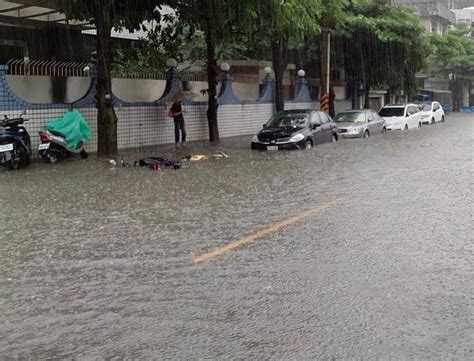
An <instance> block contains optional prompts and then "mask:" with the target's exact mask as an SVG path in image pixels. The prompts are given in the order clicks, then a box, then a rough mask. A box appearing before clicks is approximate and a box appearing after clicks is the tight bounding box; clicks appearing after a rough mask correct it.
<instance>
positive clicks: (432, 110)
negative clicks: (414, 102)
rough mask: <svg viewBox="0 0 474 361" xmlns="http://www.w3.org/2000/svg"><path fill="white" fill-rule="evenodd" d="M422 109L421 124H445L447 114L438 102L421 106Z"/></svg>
mask: <svg viewBox="0 0 474 361" xmlns="http://www.w3.org/2000/svg"><path fill="white" fill-rule="evenodd" d="M418 107H419V108H420V109H421V122H422V123H427V124H434V123H437V122H444V120H445V116H446V115H445V114H444V110H443V107H442V106H441V104H440V103H438V102H430V103H423V104H419V105H418Z"/></svg>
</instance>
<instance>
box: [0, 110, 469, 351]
mask: <svg viewBox="0 0 474 361" xmlns="http://www.w3.org/2000/svg"><path fill="white" fill-rule="evenodd" d="M473 135H474V129H473V123H472V116H470V115H468V114H452V115H450V116H449V117H448V120H447V122H446V123H441V124H436V125H433V126H426V127H425V126H423V127H422V128H420V129H415V130H412V131H408V132H389V133H387V134H385V135H383V136H382V135H381V136H377V137H375V136H374V137H370V138H368V139H354V140H344V141H340V142H338V143H337V144H325V145H322V146H319V147H316V148H314V149H311V150H306V151H293V152H259V151H251V150H250V140H251V137H239V138H233V139H226V140H223V141H222V142H221V144H219V149H224V150H225V152H226V153H227V154H228V155H229V157H228V158H213V157H210V158H209V159H207V160H202V161H199V162H191V163H189V164H188V165H187V166H186V167H184V168H183V169H181V170H176V171H174V170H167V171H160V172H154V171H152V170H150V169H144V168H133V167H132V168H125V167H111V165H110V164H109V162H108V160H104V159H97V158H93V159H89V160H76V161H71V162H64V163H62V164H57V165H56V164H55V165H47V164H43V163H34V164H32V165H31V166H30V167H29V168H26V169H22V170H19V171H15V172H6V171H2V172H0V194H1V195H2V200H1V203H2V222H1V223H0V235H1V237H0V264H1V268H0V325H1V326H0V354H1V355H2V357H6V358H20V359H24V358H35V359H46V358H60V359H62V358H80V359H108V358H138V357H141V358H146V359H147V358H153V359H157V358H158V359H169V358H174V359H204V358H218V359H227V358H239V359H240V358H242V359H254V358H265V359H267V358H271V359H314V358H320V359H327V358H354V357H355V358H363V359H364V358H368V359H380V358H382V359H383V358H402V359H447V358H448V359H472V358H473V356H474V354H473V346H472V345H473V344H474V339H473V330H474V317H473V315H474V302H473V296H472V295H473V294H474V283H473V279H474V269H473V262H474V248H473V244H472V234H473V213H472V209H473V203H472V191H473V188H472V166H473V163H472V153H473V152H472V149H473V148H472V145H473V144H472V141H473ZM153 151H154V152H157V153H158V154H156V155H161V154H163V152H167V153H168V154H167V155H168V156H169V157H170V158H179V157H182V156H185V155H186V154H188V153H202V154H207V155H211V154H213V153H215V152H216V150H215V149H210V148H209V147H206V146H205V145H204V144H199V143H195V144H190V145H188V147H187V148H185V149H178V150H173V151H171V150H170V149H169V148H166V147H164V148H159V149H155V150H153ZM146 155H150V154H144V153H125V154H124V157H125V158H126V159H129V160H132V159H133V160H134V159H139V158H140V157H143V156H146ZM336 199H338V200H339V201H337V202H334V200H336ZM322 205H326V206H324V207H322V208H321V206H322ZM318 207H319V208H318ZM307 210H314V211H313V213H310V214H309V215H307V216H305V217H300V218H299V219H294V221H291V222H289V223H288V224H287V225H286V226H285V227H281V228H278V227H277V226H275V225H278V224H279V222H282V221H285V220H288V219H291V218H292V217H295V216H298V215H301V214H302V213H303V212H305V211H307ZM272 227H273V228H272ZM266 229H270V231H269V232H267V233H265V234H264V235H262V236H258V234H257V236H256V237H254V239H252V240H251V241H250V242H248V243H245V244H244V245H242V246H241V247H235V248H232V247H231V248H229V249H227V250H225V251H223V252H222V253H221V254H220V255H218V256H216V257H214V258H211V259H209V260H207V261H205V262H201V263H196V262H195V259H196V257H198V256H201V255H203V254H206V253H208V252H211V251H213V250H215V249H216V248H217V247H221V246H225V245H232V244H235V242H236V241H239V240H242V239H244V238H245V237H246V236H252V235H255V234H256V232H259V231H262V230H266ZM272 230H273V231H272Z"/></svg>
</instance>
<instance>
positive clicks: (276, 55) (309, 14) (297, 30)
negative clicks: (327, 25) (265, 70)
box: [251, 0, 322, 111]
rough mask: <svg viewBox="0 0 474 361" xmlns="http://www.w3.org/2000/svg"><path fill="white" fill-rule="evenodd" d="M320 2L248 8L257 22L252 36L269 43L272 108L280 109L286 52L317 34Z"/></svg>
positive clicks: (269, 2)
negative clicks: (272, 82)
mask: <svg viewBox="0 0 474 361" xmlns="http://www.w3.org/2000/svg"><path fill="white" fill-rule="evenodd" d="M321 11H322V10H321V1H320V0H262V1H257V2H254V3H253V4H252V13H253V14H254V18H255V19H256V20H257V22H256V27H254V28H253V29H251V30H252V31H253V35H254V36H256V37H258V38H260V37H263V38H264V39H267V40H268V41H269V43H270V47H271V53H272V62H273V70H274V72H275V90H276V91H275V97H276V99H275V106H276V110H277V111H280V110H283V109H284V101H283V76H284V72H285V69H286V67H287V65H288V55H289V49H290V48H292V47H293V48H296V47H298V46H301V45H302V43H303V40H304V38H305V36H307V35H308V34H315V33H317V32H318V31H319V19H320V14H321Z"/></svg>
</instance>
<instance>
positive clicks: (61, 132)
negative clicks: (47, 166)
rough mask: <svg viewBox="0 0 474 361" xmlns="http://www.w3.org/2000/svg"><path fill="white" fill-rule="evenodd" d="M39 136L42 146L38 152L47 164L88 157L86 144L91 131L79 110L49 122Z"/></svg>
mask: <svg viewBox="0 0 474 361" xmlns="http://www.w3.org/2000/svg"><path fill="white" fill-rule="evenodd" d="M39 136H40V141H41V144H40V145H39V147H38V150H39V153H40V156H41V157H42V158H43V159H44V160H45V161H46V162H47V163H56V162H59V161H62V160H63V159H65V158H69V157H73V156H80V157H81V158H87V157H88V154H87V152H86V150H85V149H84V143H85V141H86V140H88V139H90V137H91V131H90V128H89V126H88V125H87V122H86V121H85V119H84V118H83V117H82V114H81V113H79V111H77V110H73V111H69V112H67V113H66V114H65V115H64V116H63V117H62V118H58V119H56V120H55V121H52V122H49V123H48V125H47V128H46V129H45V130H44V131H40V132H39Z"/></svg>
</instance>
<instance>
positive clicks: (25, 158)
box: [0, 110, 31, 170]
mask: <svg viewBox="0 0 474 361" xmlns="http://www.w3.org/2000/svg"><path fill="white" fill-rule="evenodd" d="M27 113H28V111H27V110H25V111H24V112H23V113H21V115H20V116H19V117H18V118H8V117H7V116H6V115H5V118H4V119H2V120H0V165H2V166H5V167H7V168H9V169H10V170H14V169H17V168H18V165H19V164H22V165H26V164H28V163H29V162H30V155H31V141H30V135H29V134H28V131H27V130H26V129H25V127H23V126H22V125H21V124H23V123H24V122H25V121H28V119H26V118H25V115H26V114H27Z"/></svg>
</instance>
